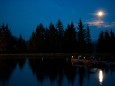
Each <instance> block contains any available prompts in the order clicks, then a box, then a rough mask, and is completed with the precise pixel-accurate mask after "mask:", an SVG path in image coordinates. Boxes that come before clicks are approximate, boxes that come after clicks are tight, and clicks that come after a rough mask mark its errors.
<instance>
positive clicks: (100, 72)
mask: <svg viewBox="0 0 115 86" xmlns="http://www.w3.org/2000/svg"><path fill="white" fill-rule="evenodd" d="M98 77H99V82H100V84H101V85H102V82H103V78H104V74H103V71H102V70H101V69H100V70H99V76H98Z"/></svg>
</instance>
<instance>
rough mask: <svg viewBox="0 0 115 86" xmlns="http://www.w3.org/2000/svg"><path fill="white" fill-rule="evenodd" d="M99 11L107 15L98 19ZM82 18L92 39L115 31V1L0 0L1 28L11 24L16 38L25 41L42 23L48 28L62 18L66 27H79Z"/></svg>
mask: <svg viewBox="0 0 115 86" xmlns="http://www.w3.org/2000/svg"><path fill="white" fill-rule="evenodd" d="M98 10H102V11H104V12H105V16H104V17H102V18H99V17H97V16H96V15H95V13H96V12H97V11H98ZM80 18H81V19H82V20H83V22H84V25H86V24H89V26H90V29H91V35H92V38H93V39H97V37H98V34H99V32H100V31H102V30H111V29H112V30H113V31H114V32H115V0H0V25H2V24H3V23H5V24H7V23H8V24H9V27H10V29H11V31H12V33H13V34H14V35H15V36H17V37H18V36H19V35H20V34H22V35H23V37H24V38H25V39H29V37H30V36H31V33H32V31H34V30H35V29H36V26H37V25H38V24H39V23H43V25H44V26H47V27H48V26H49V24H50V22H52V23H54V24H56V22H57V20H58V19H60V20H61V21H62V22H63V25H64V26H65V27H66V25H67V24H68V23H70V22H71V21H73V22H74V24H75V27H77V23H78V21H79V19H80Z"/></svg>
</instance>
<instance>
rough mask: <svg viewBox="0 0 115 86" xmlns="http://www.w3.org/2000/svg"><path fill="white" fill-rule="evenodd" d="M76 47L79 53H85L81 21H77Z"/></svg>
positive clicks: (83, 31)
mask: <svg viewBox="0 0 115 86" xmlns="http://www.w3.org/2000/svg"><path fill="white" fill-rule="evenodd" d="M78 45H79V47H78V49H79V52H80V53H82V52H85V51H86V43H85V30H84V25H83V23H82V20H81V19H80V20H79V23H78Z"/></svg>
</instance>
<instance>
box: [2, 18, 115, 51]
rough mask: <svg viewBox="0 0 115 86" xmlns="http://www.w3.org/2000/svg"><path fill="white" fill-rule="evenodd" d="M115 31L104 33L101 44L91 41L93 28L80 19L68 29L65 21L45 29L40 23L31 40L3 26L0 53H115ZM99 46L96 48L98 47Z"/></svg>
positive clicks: (100, 40) (100, 36) (99, 41)
mask: <svg viewBox="0 0 115 86" xmlns="http://www.w3.org/2000/svg"><path fill="white" fill-rule="evenodd" d="M114 44H115V34H114V32H112V31H111V32H110V33H109V32H108V31H106V32H101V33H100V35H99V38H98V42H97V45H94V43H93V42H92V40H91V36H90V28H89V26H88V25H87V26H84V25H83V22H82V20H81V19H80V20H79V22H78V25H77V28H75V26H74V24H73V22H71V23H70V24H68V25H67V27H66V28H64V26H63V23H62V22H61V20H58V21H57V23H56V25H54V24H53V23H50V25H49V27H48V28H45V27H44V26H43V25H42V23H40V24H39V25H38V26H37V27H36V30H35V31H33V32H32V35H31V37H30V39H29V40H28V41H25V40H24V39H23V37H22V36H21V35H20V37H19V38H17V37H15V36H13V35H12V33H11V31H10V29H9V27H8V25H4V24H3V25H2V26H1V27H0V53H92V52H94V51H95V50H96V51H97V52H99V53H104V52H108V53H111V52H113V53H114V52H115V45H114ZM94 47H96V48H94Z"/></svg>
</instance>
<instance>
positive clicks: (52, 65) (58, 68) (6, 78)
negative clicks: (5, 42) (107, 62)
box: [0, 55, 115, 86]
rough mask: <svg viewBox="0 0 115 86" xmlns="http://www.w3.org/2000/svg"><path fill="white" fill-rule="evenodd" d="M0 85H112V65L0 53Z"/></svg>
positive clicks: (114, 73) (114, 75) (114, 81)
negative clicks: (77, 64)
mask: <svg viewBox="0 0 115 86" xmlns="http://www.w3.org/2000/svg"><path fill="white" fill-rule="evenodd" d="M0 86H115V67H114V68H110V67H106V68H94V67H87V66H83V67H78V66H73V65H72V63H71V61H70V59H67V58H66V57H64V58H61V57H60V58H55V59H54V58H53V57H50V58H49V57H48V58H47V56H45V57H43V56H40V57H39V56H38V57H35V56H30V57H28V56H21V55H20V56H7V57H6V56H2V57H0Z"/></svg>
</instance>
